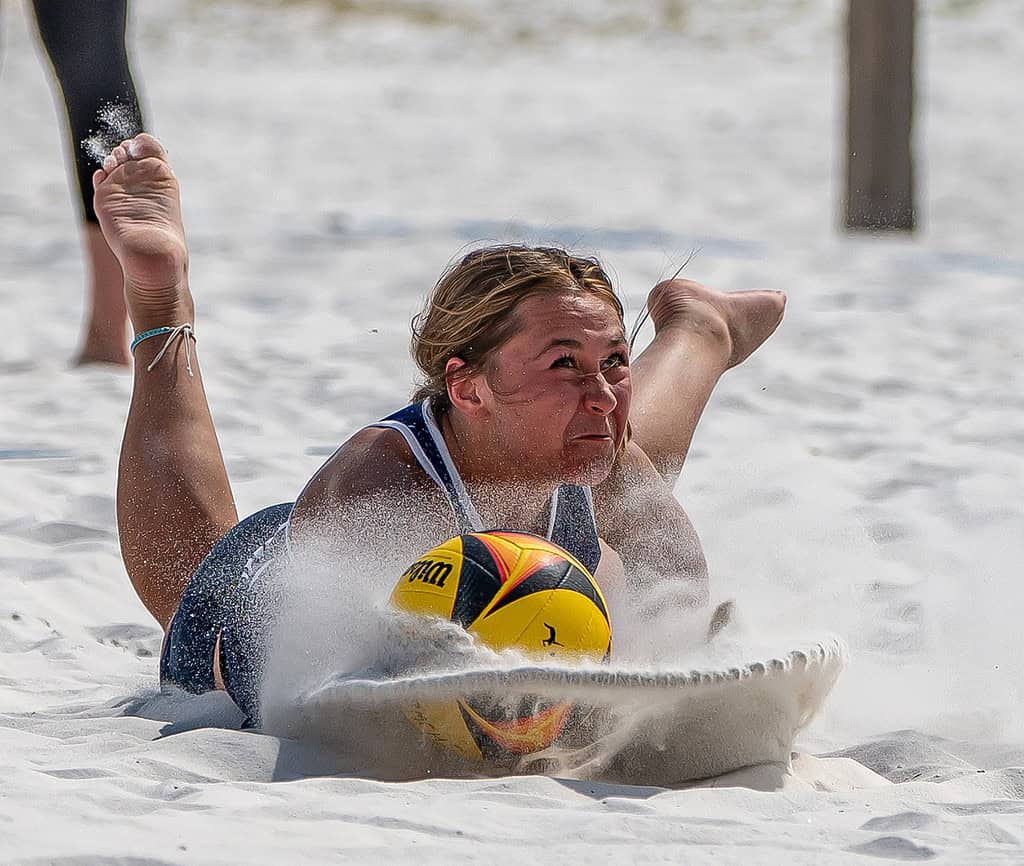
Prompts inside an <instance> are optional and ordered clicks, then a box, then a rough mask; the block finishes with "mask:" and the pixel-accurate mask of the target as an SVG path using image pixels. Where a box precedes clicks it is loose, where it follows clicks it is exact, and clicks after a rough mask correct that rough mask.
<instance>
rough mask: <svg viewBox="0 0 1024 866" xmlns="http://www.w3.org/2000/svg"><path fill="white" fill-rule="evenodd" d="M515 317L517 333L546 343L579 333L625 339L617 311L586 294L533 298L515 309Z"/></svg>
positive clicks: (560, 293) (599, 298)
mask: <svg viewBox="0 0 1024 866" xmlns="http://www.w3.org/2000/svg"><path fill="white" fill-rule="evenodd" d="M516 315H517V318H518V319H519V329H518V334H519V335H520V336H522V337H526V338H537V339H541V340H546V339H550V338H551V337H554V336H571V335H572V334H578V335H579V336H580V337H581V338H584V337H587V336H592V337H597V338H599V339H625V333H624V330H623V326H622V320H621V319H620V318H619V311H618V310H617V309H615V307H614V306H612V304H611V303H609V302H608V301H606V300H605V299H604V298H601V297H598V296H597V295H593V294H589V293H584V292H569V291H566V292H559V293H557V294H550V295H533V296H532V297H529V298H526V299H525V300H524V301H521V302H520V303H519V304H518V305H517V306H516ZM556 331H557V332H559V333H557V334H556ZM562 332H565V333H562Z"/></svg>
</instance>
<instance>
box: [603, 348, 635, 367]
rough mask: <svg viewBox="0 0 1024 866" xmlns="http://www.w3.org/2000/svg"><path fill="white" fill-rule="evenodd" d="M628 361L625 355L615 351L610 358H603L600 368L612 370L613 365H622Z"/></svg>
mask: <svg viewBox="0 0 1024 866" xmlns="http://www.w3.org/2000/svg"><path fill="white" fill-rule="evenodd" d="M628 363H629V362H628V361H627V360H626V356H625V355H623V354H622V353H621V352H616V353H615V354H614V355H612V356H611V357H610V358H605V359H604V360H603V361H602V362H601V369H602V370H612V369H614V368H615V367H624V366H626V364H628Z"/></svg>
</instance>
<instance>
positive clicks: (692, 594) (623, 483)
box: [593, 442, 708, 613]
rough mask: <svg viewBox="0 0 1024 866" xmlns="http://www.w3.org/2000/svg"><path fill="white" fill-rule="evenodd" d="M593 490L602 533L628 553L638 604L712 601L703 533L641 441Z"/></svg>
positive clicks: (630, 587) (653, 608) (628, 575)
mask: <svg viewBox="0 0 1024 866" xmlns="http://www.w3.org/2000/svg"><path fill="white" fill-rule="evenodd" d="M593 494H594V511H595V513H596V515H597V525H598V533H599V534H600V536H601V537H602V538H603V539H604V540H605V542H606V543H607V544H608V545H609V546H610V547H612V548H613V549H614V550H615V551H616V552H617V553H618V555H619V557H620V558H621V559H622V564H623V567H624V571H625V584H626V589H627V592H628V593H629V595H630V597H631V599H632V601H633V603H634V604H636V605H638V606H639V607H641V608H642V609H645V610H649V611H650V612H651V613H656V612H658V611H660V610H662V609H664V608H666V607H669V606H681V605H682V606H690V607H700V606H703V605H706V604H707V603H708V570H707V562H706V561H705V559H704V551H703V550H702V549H701V545H700V539H698V537H697V533H696V532H695V531H694V528H693V525H692V524H691V523H690V519H689V518H688V517H687V516H686V512H685V511H684V510H683V507H682V506H681V505H680V504H679V502H678V501H677V500H676V498H675V496H674V495H673V493H672V490H671V489H670V488H669V487H668V485H667V484H666V483H665V481H664V480H663V479H662V477H661V475H660V474H659V473H658V471H657V470H656V469H655V468H654V464H652V463H651V461H650V460H649V459H648V457H647V455H646V454H645V453H644V452H643V450H642V449H641V448H640V446H638V445H636V444H635V443H632V442H631V443H629V445H627V447H626V451H625V453H624V454H623V456H622V458H621V459H620V460H619V461H617V463H616V466H615V469H614V470H613V471H612V474H611V475H610V476H609V477H608V479H607V480H605V481H604V482H602V483H601V484H600V485H599V486H597V487H595V488H594V491H593Z"/></svg>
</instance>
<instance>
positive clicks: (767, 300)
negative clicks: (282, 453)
mask: <svg viewBox="0 0 1024 866" xmlns="http://www.w3.org/2000/svg"><path fill="white" fill-rule="evenodd" d="M785 307H786V296H785V294H783V293H782V292H774V291H754V292H717V291H715V290H714V289H709V288H707V287H706V286H702V285H701V284H700V283H695V282H693V281H692V280H680V279H674V280H666V281H665V282H662V283H658V285H656V286H655V287H654V288H653V289H651V293H650V295H649V296H648V298H647V309H648V310H649V311H650V314H651V321H652V322H653V323H654V330H655V332H656V333H660V332H661V331H662V330H671V329H673V328H681V329H684V330H685V331H686V332H688V334H690V335H693V334H697V335H699V336H702V337H705V338H706V339H707V343H708V345H709V348H711V349H712V350H714V351H715V352H717V353H720V354H721V360H722V363H723V365H724V366H723V367H722V369H723V370H727V369H729V368H730V367H735V366H736V365H737V364H740V363H742V362H743V361H745V360H746V359H747V358H748V357H749V356H750V355H751V354H753V352H754V350H755V349H757V347H758V346H760V345H761V344H762V343H763V342H764V341H765V340H767V339H768V338H769V337H770V336H771V335H772V333H773V332H774V331H775V329H776V328H777V327H778V326H779V322H781V321H782V314H783V311H784V310H785Z"/></svg>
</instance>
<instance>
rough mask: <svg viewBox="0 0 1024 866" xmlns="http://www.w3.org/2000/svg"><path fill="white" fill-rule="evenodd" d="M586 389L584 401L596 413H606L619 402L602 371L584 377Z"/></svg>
mask: <svg viewBox="0 0 1024 866" xmlns="http://www.w3.org/2000/svg"><path fill="white" fill-rule="evenodd" d="M585 381H586V383H587V390H586V393H585V395H584V401H585V403H586V406H587V409H589V410H590V411H591V412H594V413H596V414H598V415H608V414H610V413H611V411H612V410H613V409H614V408H615V407H616V406H617V405H618V404H619V401H618V398H616V396H615V392H614V391H613V390H612V386H611V385H609V384H608V380H607V379H606V378H605V377H604V374H603V373H594V374H592V375H590V376H587V377H586V379H585Z"/></svg>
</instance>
